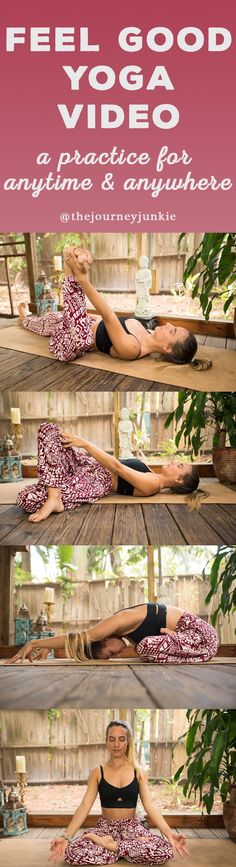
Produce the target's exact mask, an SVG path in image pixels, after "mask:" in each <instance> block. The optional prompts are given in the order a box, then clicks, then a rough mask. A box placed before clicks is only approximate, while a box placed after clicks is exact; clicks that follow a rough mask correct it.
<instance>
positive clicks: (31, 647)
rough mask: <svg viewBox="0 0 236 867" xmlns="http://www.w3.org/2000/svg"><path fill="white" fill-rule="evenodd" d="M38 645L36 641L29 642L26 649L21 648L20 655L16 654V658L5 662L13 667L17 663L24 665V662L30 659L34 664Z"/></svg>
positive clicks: (13, 657)
mask: <svg viewBox="0 0 236 867" xmlns="http://www.w3.org/2000/svg"><path fill="white" fill-rule="evenodd" d="M36 644H37V642H35V641H34V640H32V641H27V644H25V645H24V647H22V648H21V650H18V653H16V655H15V656H12V657H11V659H8V660H7V662H5V665H13V664H14V663H15V662H20V663H21V664H22V662H24V661H25V659H27V657H28V659H29V662H33V661H34V659H35V656H34V652H35V649H36ZM41 652H42V651H41ZM47 654H48V651H47Z"/></svg>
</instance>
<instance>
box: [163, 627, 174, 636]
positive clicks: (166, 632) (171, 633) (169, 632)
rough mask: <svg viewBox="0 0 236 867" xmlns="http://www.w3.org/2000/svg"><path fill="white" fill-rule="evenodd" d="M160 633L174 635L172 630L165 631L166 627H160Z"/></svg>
mask: <svg viewBox="0 0 236 867" xmlns="http://www.w3.org/2000/svg"><path fill="white" fill-rule="evenodd" d="M160 632H161V633H162V632H165V634H166V635H176V632H175V631H174V629H167V626H162V627H161V629H160Z"/></svg>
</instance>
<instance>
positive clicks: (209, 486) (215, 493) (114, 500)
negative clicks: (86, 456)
mask: <svg viewBox="0 0 236 867" xmlns="http://www.w3.org/2000/svg"><path fill="white" fill-rule="evenodd" d="M36 483H37V479H22V481H21V482H5V483H4V484H0V506H12V505H14V504H15V502H16V497H17V494H18V493H19V491H23V490H24V488H25V487H26V486H27V485H31V484H32V485H35V484H36ZM200 487H201V490H202V491H206V492H207V494H208V497H206V499H203V500H202V503H203V505H205V504H209V505H210V504H216V503H219V504H220V503H225V504H231V503H232V505H233V504H235V505H236V491H233V490H232V489H231V488H226V486H225V485H221V483H220V482H218V481H217V480H216V481H214V479H211V480H209V481H208V480H207V481H206V479H204V481H202V482H201V483H200ZM187 500H188V497H187V495H186V494H172V493H171V491H165V493H162V494H154V496H153V497H124V496H121V494H108V496H107V497H101V499H100V500H97V503H98V504H101V503H104V504H105V505H109V504H110V505H121V504H125V505H126V506H127V505H128V504H135V503H136V504H137V503H165V504H167V505H168V503H173V504H176V503H182V504H183V503H187Z"/></svg>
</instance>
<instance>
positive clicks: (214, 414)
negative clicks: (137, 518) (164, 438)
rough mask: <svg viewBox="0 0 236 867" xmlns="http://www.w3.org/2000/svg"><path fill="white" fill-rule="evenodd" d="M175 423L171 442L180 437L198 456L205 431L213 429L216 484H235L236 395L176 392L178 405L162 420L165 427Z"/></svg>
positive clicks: (230, 393) (177, 440) (177, 441)
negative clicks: (174, 431)
mask: <svg viewBox="0 0 236 867" xmlns="http://www.w3.org/2000/svg"><path fill="white" fill-rule="evenodd" d="M173 420H174V421H175V422H176V426H177V433H176V437H175V442H176V445H177V447H178V446H179V443H180V440H181V437H184V442H185V445H187V446H188V447H191V448H192V450H193V454H194V455H198V454H199V451H200V449H201V446H202V444H203V442H204V439H205V429H206V427H208V426H209V425H211V426H212V427H213V429H214V437H213V449H212V460H213V467H214V471H215V474H216V476H217V478H218V479H219V481H220V482H223V483H226V484H229V485H230V484H234V483H236V392H228V391H226V392H222V391H217V392H210V393H209V392H201V391H189V390H188V389H183V390H182V391H180V392H179V393H178V406H177V408H176V409H175V410H173V412H171V413H170V414H169V415H168V417H167V419H166V421H165V428H168V427H169V425H170V424H171V423H172V421H173Z"/></svg>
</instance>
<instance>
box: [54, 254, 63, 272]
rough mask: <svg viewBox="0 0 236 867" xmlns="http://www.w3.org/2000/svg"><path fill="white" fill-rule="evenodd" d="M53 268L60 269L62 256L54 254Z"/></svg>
mask: <svg viewBox="0 0 236 867" xmlns="http://www.w3.org/2000/svg"><path fill="white" fill-rule="evenodd" d="M53 261H54V269H55V271H62V258H61V256H54V257H53Z"/></svg>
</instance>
